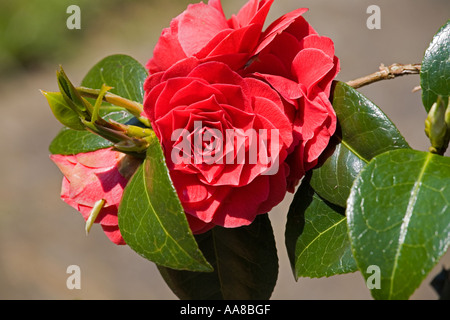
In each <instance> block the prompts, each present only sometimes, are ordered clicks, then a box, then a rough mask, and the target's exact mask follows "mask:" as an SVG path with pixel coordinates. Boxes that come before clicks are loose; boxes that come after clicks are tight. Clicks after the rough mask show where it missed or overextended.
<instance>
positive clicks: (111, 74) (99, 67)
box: [81, 54, 148, 103]
mask: <svg viewBox="0 0 450 320" xmlns="http://www.w3.org/2000/svg"><path fill="white" fill-rule="evenodd" d="M147 75H148V74H147V70H146V69H145V68H144V67H143V66H142V65H141V64H140V63H139V62H138V61H136V60H135V59H134V58H132V57H130V56H127V55H123V54H116V55H112V56H108V57H106V58H104V59H103V60H101V61H100V62H98V63H97V64H96V65H95V66H94V67H92V69H91V70H90V71H89V72H88V73H87V75H86V76H85V77H84V79H83V81H82V82H81V85H82V86H83V87H87V88H91V89H100V88H101V86H102V84H105V85H107V86H110V87H113V89H111V90H110V92H112V93H115V94H117V95H119V96H121V97H123V98H126V99H129V100H132V101H136V102H139V103H142V102H143V100H144V82H145V79H146V78H147Z"/></svg>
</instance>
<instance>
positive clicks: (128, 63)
mask: <svg viewBox="0 0 450 320" xmlns="http://www.w3.org/2000/svg"><path fill="white" fill-rule="evenodd" d="M146 77H147V71H146V70H145V68H144V67H143V66H142V65H140V64H139V62H137V61H136V60H135V59H133V58H132V57H129V56H126V55H112V56H108V57H106V58H104V59H103V60H101V61H100V62H98V63H97V64H96V65H95V66H93V67H92V68H91V70H90V71H89V72H88V73H87V75H86V76H85V77H84V79H83V81H82V82H81V84H82V86H84V87H89V88H91V89H101V87H102V85H103V84H106V85H108V86H111V87H113V89H111V90H110V92H112V93H115V94H117V95H119V96H121V97H123V98H126V99H129V100H132V101H136V102H139V103H142V101H143V97H144V93H143V90H144V89H143V86H144V81H145V79H146ZM104 105H107V104H106V103H105V104H104ZM100 115H101V116H102V117H104V118H105V119H106V120H108V119H113V120H115V121H117V122H120V123H127V124H128V123H129V122H130V121H132V120H134V117H133V116H132V115H131V114H130V113H129V112H127V111H125V110H124V109H123V108H118V107H111V108H107V107H102V109H101V110H100ZM133 123H135V124H136V123H137V121H134V122H133ZM112 145H113V143H111V142H110V141H108V140H106V139H104V138H102V137H99V136H97V135H95V134H93V133H91V132H88V131H84V132H80V131H75V130H72V129H69V128H67V127H66V128H63V129H62V130H61V131H60V132H59V134H58V135H57V136H56V138H55V139H54V140H53V141H52V142H51V144H50V152H51V153H52V154H63V155H70V154H77V153H80V152H90V151H95V150H98V149H103V148H108V147H111V146H112Z"/></svg>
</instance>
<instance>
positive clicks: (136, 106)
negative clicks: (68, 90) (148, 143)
mask: <svg viewBox="0 0 450 320" xmlns="http://www.w3.org/2000/svg"><path fill="white" fill-rule="evenodd" d="M77 90H78V92H79V93H80V94H81V95H82V96H84V97H88V98H94V99H96V98H97V97H98V96H99V95H100V90H98V89H90V88H85V87H78V88H77ZM103 101H106V102H109V103H111V104H113V105H116V106H119V107H123V108H125V109H127V110H128V111H129V112H130V113H131V114H132V115H133V116H135V117H136V118H137V119H138V120H139V121H140V122H142V123H143V124H144V125H146V126H147V127H149V128H151V124H150V121H149V120H148V119H146V118H144V117H142V116H141V113H142V111H143V109H144V107H143V106H142V104H140V103H138V102H136V101H131V100H128V99H125V98H123V97H121V96H118V95H116V94H113V93H111V92H107V93H106V94H105V95H104V97H103Z"/></svg>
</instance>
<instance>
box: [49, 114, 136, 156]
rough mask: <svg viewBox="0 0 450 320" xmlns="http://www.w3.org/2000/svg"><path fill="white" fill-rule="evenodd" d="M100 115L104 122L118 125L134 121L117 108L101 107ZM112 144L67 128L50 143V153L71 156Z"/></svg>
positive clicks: (93, 135)
mask: <svg viewBox="0 0 450 320" xmlns="http://www.w3.org/2000/svg"><path fill="white" fill-rule="evenodd" d="M100 115H101V116H102V118H104V119H105V120H109V119H112V120H114V121H117V122H120V123H127V124H128V123H134V122H133V120H134V119H135V118H134V117H133V116H132V115H131V114H130V113H128V111H126V110H124V109H123V108H119V107H102V108H101V109H100ZM112 146H113V143H112V142H110V141H108V140H106V139H104V138H102V137H100V136H98V135H96V134H93V133H91V132H89V131H76V130H72V129H69V128H67V127H65V128H63V129H61V131H60V132H59V133H58V135H57V136H56V137H55V138H54V139H53V141H52V142H51V143H50V147H49V150H50V153H52V154H62V155H73V154H78V153H84V152H91V151H95V150H98V149H104V148H109V147H112Z"/></svg>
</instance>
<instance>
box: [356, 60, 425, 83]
mask: <svg viewBox="0 0 450 320" xmlns="http://www.w3.org/2000/svg"><path fill="white" fill-rule="evenodd" d="M420 69H421V64H398V63H394V64H392V65H390V66H389V67H386V66H385V65H384V64H381V66H380V70H379V71H377V72H374V73H372V74H369V75H367V76H364V77H361V78H358V79H355V80H352V81H348V82H347V84H348V85H349V86H350V87H352V88H354V89H358V88H361V87H363V86H366V85H368V84H371V83H374V82H378V81H381V80H388V79H394V78H397V77H400V76H404V75H408V74H420Z"/></svg>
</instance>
